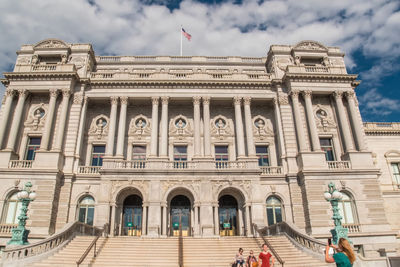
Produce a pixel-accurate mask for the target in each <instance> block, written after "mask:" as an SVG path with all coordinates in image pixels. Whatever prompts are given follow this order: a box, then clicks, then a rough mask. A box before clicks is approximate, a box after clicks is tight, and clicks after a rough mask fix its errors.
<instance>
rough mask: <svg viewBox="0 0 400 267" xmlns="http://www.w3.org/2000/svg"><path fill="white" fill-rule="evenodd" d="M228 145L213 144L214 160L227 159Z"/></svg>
mask: <svg viewBox="0 0 400 267" xmlns="http://www.w3.org/2000/svg"><path fill="white" fill-rule="evenodd" d="M228 159H229V154H228V146H215V160H216V161H228Z"/></svg>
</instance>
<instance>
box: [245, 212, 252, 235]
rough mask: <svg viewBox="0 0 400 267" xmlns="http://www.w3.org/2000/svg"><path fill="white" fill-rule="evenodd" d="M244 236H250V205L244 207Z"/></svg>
mask: <svg viewBox="0 0 400 267" xmlns="http://www.w3.org/2000/svg"><path fill="white" fill-rule="evenodd" d="M245 215H246V235H247V236H250V235H251V225H250V205H246V211H245Z"/></svg>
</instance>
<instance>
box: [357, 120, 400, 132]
mask: <svg viewBox="0 0 400 267" xmlns="http://www.w3.org/2000/svg"><path fill="white" fill-rule="evenodd" d="M364 131H365V133H366V134H369V135H380V134H382V135H391V134H400V122H364Z"/></svg>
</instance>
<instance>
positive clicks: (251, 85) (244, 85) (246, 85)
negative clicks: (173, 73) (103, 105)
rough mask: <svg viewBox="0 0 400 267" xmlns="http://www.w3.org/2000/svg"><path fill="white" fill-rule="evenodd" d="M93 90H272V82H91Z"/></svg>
mask: <svg viewBox="0 0 400 267" xmlns="http://www.w3.org/2000/svg"><path fill="white" fill-rule="evenodd" d="M90 85H91V87H92V88H112V87H118V88H121V87H129V88H132V87H133V88H135V87H138V88H139V87H140V88H143V87H150V88H180V87H181V88H203V87H204V88H211V89H212V88H240V89H260V90H265V89H271V88H270V87H271V82H270V81H257V82H255V81H232V80H230V81H177V80H174V81H166V80H147V81H138V80H108V81H104V80H101V81H99V80H95V81H93V80H91V81H90Z"/></svg>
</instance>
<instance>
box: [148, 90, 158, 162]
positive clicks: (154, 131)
mask: <svg viewBox="0 0 400 267" xmlns="http://www.w3.org/2000/svg"><path fill="white" fill-rule="evenodd" d="M151 102H152V104H153V108H152V111H151V124H152V126H151V143H150V156H153V157H157V147H158V145H157V143H158V102H159V97H152V98H151Z"/></svg>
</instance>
